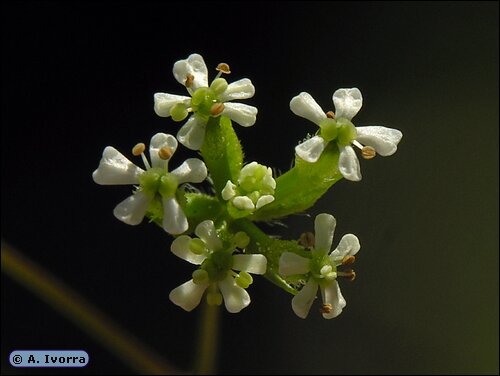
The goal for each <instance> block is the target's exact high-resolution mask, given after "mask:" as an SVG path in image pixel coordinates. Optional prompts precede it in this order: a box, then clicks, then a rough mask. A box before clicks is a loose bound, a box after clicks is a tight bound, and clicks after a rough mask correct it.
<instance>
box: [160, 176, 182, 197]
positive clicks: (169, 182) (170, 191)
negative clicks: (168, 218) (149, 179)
mask: <svg viewBox="0 0 500 376" xmlns="http://www.w3.org/2000/svg"><path fill="white" fill-rule="evenodd" d="M178 186H179V182H178V181H177V178H176V177H175V176H174V175H173V174H170V173H168V172H167V173H166V174H165V175H163V176H162V177H161V179H160V185H159V187H158V192H160V194H161V195H162V197H173V196H175V192H176V191H177V187H178Z"/></svg>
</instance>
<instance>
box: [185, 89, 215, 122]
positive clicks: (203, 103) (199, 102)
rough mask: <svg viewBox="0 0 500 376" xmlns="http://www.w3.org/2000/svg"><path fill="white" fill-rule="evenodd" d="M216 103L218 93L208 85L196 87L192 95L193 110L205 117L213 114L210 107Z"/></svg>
mask: <svg viewBox="0 0 500 376" xmlns="http://www.w3.org/2000/svg"><path fill="white" fill-rule="evenodd" d="M217 89H219V87H217ZM214 103H217V95H216V94H215V93H214V91H213V90H211V89H209V88H207V87H200V88H199V89H196V91H195V92H194V93H193V96H192V97H191V106H192V107H193V110H194V111H195V112H197V113H198V114H199V115H202V116H204V117H209V116H212V114H211V113H210V109H211V108H212V106H213V105H214Z"/></svg>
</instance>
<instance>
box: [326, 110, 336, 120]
mask: <svg viewBox="0 0 500 376" xmlns="http://www.w3.org/2000/svg"><path fill="white" fill-rule="evenodd" d="M326 117H327V118H329V119H335V113H334V112H333V111H328V112H327V113H326Z"/></svg>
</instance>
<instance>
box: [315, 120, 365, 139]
mask: <svg viewBox="0 0 500 376" xmlns="http://www.w3.org/2000/svg"><path fill="white" fill-rule="evenodd" d="M319 127H320V129H321V130H320V135H321V137H323V139H324V140H325V141H328V142H330V141H333V140H336V141H337V143H338V144H339V145H341V146H347V145H350V144H352V142H353V141H354V140H355V139H356V137H357V136H358V133H357V131H356V127H355V126H354V124H353V123H351V122H350V121H349V120H347V119H345V118H340V119H336V120H335V119H331V118H327V119H324V120H322V121H321V123H320V124H319Z"/></svg>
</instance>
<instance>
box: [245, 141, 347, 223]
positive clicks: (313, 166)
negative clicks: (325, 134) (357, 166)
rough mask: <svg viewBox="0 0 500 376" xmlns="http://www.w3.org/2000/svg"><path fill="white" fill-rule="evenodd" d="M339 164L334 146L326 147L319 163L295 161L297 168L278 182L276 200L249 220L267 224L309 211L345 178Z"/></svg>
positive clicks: (297, 158)
mask: <svg viewBox="0 0 500 376" xmlns="http://www.w3.org/2000/svg"><path fill="white" fill-rule="evenodd" d="M338 160H339V150H338V147H337V145H335V143H334V142H330V143H329V144H328V145H327V147H326V148H325V150H324V151H323V153H322V154H321V157H320V158H319V160H318V161H317V162H316V163H308V162H306V161H304V160H302V159H301V158H299V157H296V158H295V166H294V167H293V168H292V169H290V170H289V171H287V172H286V173H285V174H283V175H281V176H280V177H278V178H277V179H276V190H275V192H274V199H275V200H274V201H273V202H272V203H270V204H268V205H266V206H264V207H262V208H261V209H260V210H258V211H257V212H256V213H255V214H254V215H253V216H251V217H250V219H252V220H254V221H268V220H271V219H276V218H282V217H285V216H287V215H290V214H293V213H299V212H302V211H305V210H306V209H309V208H310V207H311V206H313V205H314V203H315V202H316V201H317V200H318V199H319V198H320V197H321V196H323V195H324V194H325V192H326V191H327V190H328V189H329V188H330V187H331V186H332V185H333V184H335V183H336V182H337V181H339V180H340V179H341V178H342V174H341V173H340V172H339V169H338Z"/></svg>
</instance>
